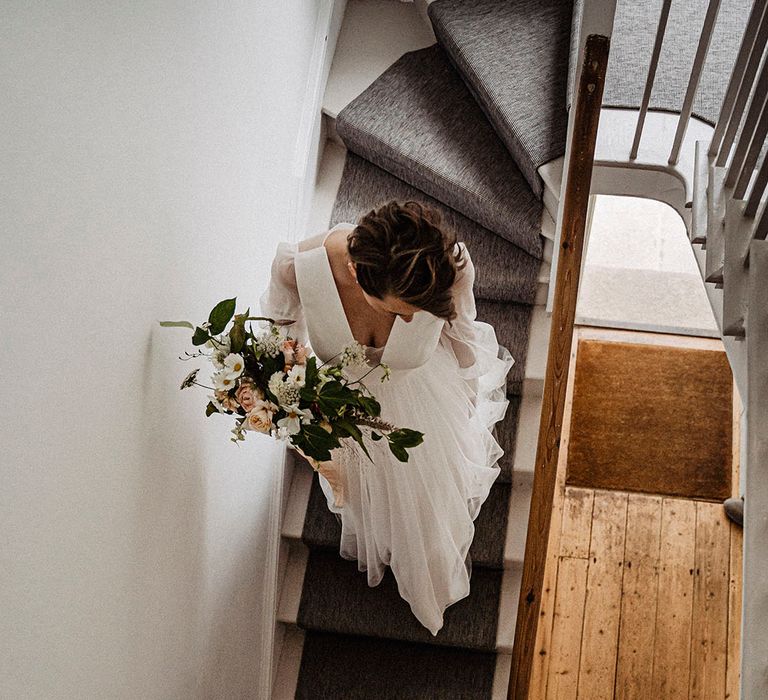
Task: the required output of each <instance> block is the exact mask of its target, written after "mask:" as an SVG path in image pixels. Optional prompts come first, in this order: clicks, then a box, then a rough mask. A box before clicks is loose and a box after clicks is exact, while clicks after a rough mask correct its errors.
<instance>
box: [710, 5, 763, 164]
mask: <svg viewBox="0 0 768 700" xmlns="http://www.w3.org/2000/svg"><path fill="white" fill-rule="evenodd" d="M766 43H768V11H766V12H764V13H763V16H762V18H761V19H760V26H759V27H758V29H757V36H756V38H755V43H754V44H753V45H752V51H751V53H750V56H749V60H748V61H747V67H746V68H745V69H744V76H743V78H742V80H741V85H740V86H739V93H738V95H737V96H736V102H734V105H733V110H732V112H731V117H730V119H729V121H728V126H727V127H726V130H725V135H724V136H723V142H722V144H721V145H720V150H719V151H718V153H717V161H716V163H717V165H718V166H719V167H721V168H723V167H725V164H726V163H727V162H728V156H729V155H730V154H731V147H732V146H733V142H734V141H735V140H736V134H737V133H738V131H739V126H740V125H741V118H742V116H743V115H744V109H745V108H746V106H747V101H748V100H749V96H750V94H751V92H752V86H753V85H754V81H755V76H756V75H757V69H758V68H759V67H760V61H761V60H762V57H763V52H764V51H765V45H766Z"/></svg>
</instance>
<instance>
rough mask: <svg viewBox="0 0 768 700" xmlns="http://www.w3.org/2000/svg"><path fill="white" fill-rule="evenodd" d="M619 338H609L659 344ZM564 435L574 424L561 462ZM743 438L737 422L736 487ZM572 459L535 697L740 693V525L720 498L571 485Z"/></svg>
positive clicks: (550, 560) (556, 514)
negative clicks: (730, 518) (709, 499)
mask: <svg viewBox="0 0 768 700" xmlns="http://www.w3.org/2000/svg"><path fill="white" fill-rule="evenodd" d="M580 331H581V333H586V335H587V337H601V335H602V333H601V332H600V331H595V330H594V329H580ZM616 333H617V332H616V331H606V332H605V335H606V336H610V337H616V338H617V339H619V337H620V339H622V340H625V339H626V336H636V337H637V336H639V342H660V340H659V337H658V336H656V338H650V337H649V336H650V335H651V334H635V333H628V334H626V335H625V334H623V333H620V334H619V336H617V335H616ZM579 337H580V334H577V337H576V341H577V342H578V338H579ZM663 339H664V338H663V337H662V338H661V340H663ZM709 342H711V341H702V345H704V344H706V343H709ZM682 344H683V345H684V346H685V345H693V346H696V345H697V344H698V343H697V341H695V340H693V341H692V340H690V339H683V341H682ZM699 347H701V346H699ZM709 347H711V346H709ZM574 354H575V355H576V357H577V358H578V351H577V350H576V351H575V353H574ZM572 369H573V366H572ZM737 400H738V397H737ZM570 407H571V405H570V403H568V405H567V409H566V414H567V413H568V410H569V409H570ZM738 415H739V411H737V410H734V417H735V419H736V420H735V423H737V421H738ZM565 419H566V420H565V422H564V425H565V426H568V425H569V421H568V420H567V419H568V416H567V415H566V416H565ZM567 441H568V431H567V429H566V431H565V433H564V434H563V436H562V442H563V443H565V444H563V445H561V448H562V447H565V448H566V449H561V457H562V455H563V454H564V453H565V454H567ZM737 443H738V428H737V427H735V430H734V457H735V459H734V461H733V484H734V485H735V484H738V449H737ZM566 462H567V460H566V459H561V460H560V462H559V464H558V480H557V486H556V493H555V499H554V504H553V505H554V508H553V514H552V530H551V531H550V538H549V550H548V557H547V569H546V572H545V590H544V596H543V598H542V613H541V617H540V628H539V629H538V631H537V646H536V649H537V655H536V657H537V658H536V659H535V662H534V672H533V675H532V685H531V694H530V695H529V697H530V698H536V699H537V700H538V699H539V698H558V699H561V698H562V699H567V698H574V699H575V698H585V699H588V700H598V699H599V698H612V697H616V698H621V699H622V700H630V699H633V698H635V699H638V700H639V699H641V698H664V700H668V699H670V700H673V699H674V698H718V700H719V699H720V698H724V697H725V698H737V697H738V696H739V695H738V694H739V668H740V648H739V643H740V631H741V630H740V626H741V625H740V623H741V595H742V583H741V563H742V532H741V529H740V528H738V527H737V526H735V525H734V524H732V523H731V522H730V521H728V520H727V518H726V517H725V516H724V511H723V508H722V505H721V504H719V503H708V502H705V501H701V500H691V499H685V498H680V497H672V496H664V495H661V494H656V495H654V494H642V493H631V492H624V491H619V490H608V489H593V488H586V487H577V486H571V485H566V481H565V478H564V474H565V470H566V469H567V463H566Z"/></svg>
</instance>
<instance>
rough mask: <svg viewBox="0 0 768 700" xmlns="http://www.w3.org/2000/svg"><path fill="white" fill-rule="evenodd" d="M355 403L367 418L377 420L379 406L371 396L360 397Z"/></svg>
mask: <svg viewBox="0 0 768 700" xmlns="http://www.w3.org/2000/svg"><path fill="white" fill-rule="evenodd" d="M357 401H358V403H359V404H360V408H362V409H363V410H364V411H365V412H366V413H367V414H368V415H369V416H371V417H373V418H378V417H379V416H380V415H381V404H380V403H379V402H378V401H377V400H376V399H374V398H373V397H372V396H360V397H359V398H358V400H357Z"/></svg>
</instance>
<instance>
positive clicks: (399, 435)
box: [387, 428, 424, 447]
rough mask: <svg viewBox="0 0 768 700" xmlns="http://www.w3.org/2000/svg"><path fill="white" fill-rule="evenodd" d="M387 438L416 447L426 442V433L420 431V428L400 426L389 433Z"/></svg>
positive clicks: (403, 444) (405, 445) (399, 443)
mask: <svg viewBox="0 0 768 700" xmlns="http://www.w3.org/2000/svg"><path fill="white" fill-rule="evenodd" d="M387 439H388V440H389V441H390V443H395V444H397V445H400V446H402V447H416V446H417V445H421V443H422V442H424V433H420V432H419V431H418V430H410V429H408V428H400V429H399V430H393V431H392V432H391V433H389V435H387Z"/></svg>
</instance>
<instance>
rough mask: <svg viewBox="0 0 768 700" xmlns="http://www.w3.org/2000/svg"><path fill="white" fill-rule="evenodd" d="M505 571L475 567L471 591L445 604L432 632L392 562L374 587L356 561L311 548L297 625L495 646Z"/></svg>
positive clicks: (469, 646)
mask: <svg viewBox="0 0 768 700" xmlns="http://www.w3.org/2000/svg"><path fill="white" fill-rule="evenodd" d="M502 575H503V571H500V570H497V569H486V568H482V567H473V569H472V576H471V579H470V593H469V595H468V596H467V597H466V598H464V599H462V600H459V601H458V602H456V603H454V604H453V605H451V606H450V607H449V608H447V609H446V611H445V613H444V618H443V620H444V626H443V628H442V629H441V630H440V631H439V632H438V633H437V635H434V636H433V635H432V633H431V632H430V631H429V630H427V629H426V628H425V627H423V626H422V625H421V623H420V622H419V621H418V620H417V619H416V617H415V616H414V615H413V613H412V612H411V608H410V606H409V604H408V603H407V602H406V601H405V600H403V598H401V597H400V593H399V591H398V587H397V581H396V580H395V577H394V575H393V574H392V570H391V569H390V568H389V567H386V569H385V573H384V576H383V578H382V580H381V582H380V583H379V585H378V586H373V587H371V586H369V585H368V580H367V575H366V573H364V572H361V571H359V570H358V563H357V562H356V561H348V560H345V559H342V558H341V557H339V554H338V552H333V551H330V550H325V549H311V550H310V551H309V559H308V561H307V569H306V573H305V576H304V587H303V590H302V595H301V603H300V604H299V611H298V616H297V624H298V626H299V627H301V628H303V629H307V630H311V629H315V630H324V631H328V632H338V633H341V634H354V635H364V636H369V637H381V638H388V639H398V640H402V641H410V642H422V643H426V644H434V645H439V646H457V647H464V648H467V649H477V650H481V651H494V650H495V648H496V625H497V616H498V611H499V600H500V597H501V584H502Z"/></svg>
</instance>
